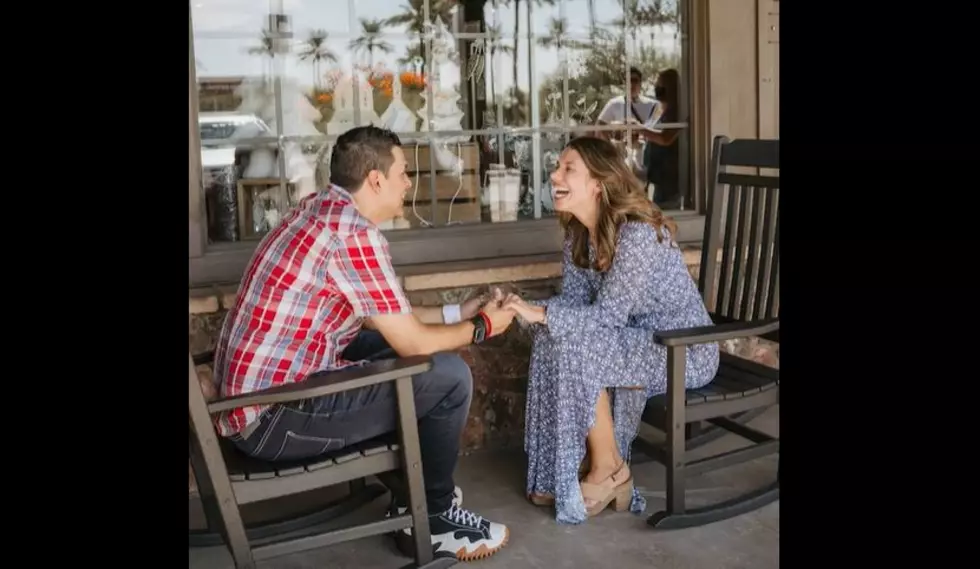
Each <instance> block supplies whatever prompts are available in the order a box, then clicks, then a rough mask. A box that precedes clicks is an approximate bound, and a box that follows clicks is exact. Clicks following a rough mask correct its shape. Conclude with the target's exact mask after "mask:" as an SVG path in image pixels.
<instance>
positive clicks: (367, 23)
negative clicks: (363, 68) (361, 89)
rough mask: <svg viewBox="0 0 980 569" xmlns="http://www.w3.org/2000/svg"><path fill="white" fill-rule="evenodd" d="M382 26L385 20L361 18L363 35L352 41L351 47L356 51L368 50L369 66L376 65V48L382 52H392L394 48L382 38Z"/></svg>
mask: <svg viewBox="0 0 980 569" xmlns="http://www.w3.org/2000/svg"><path fill="white" fill-rule="evenodd" d="M382 26H384V22H383V21H381V20H368V19H367V18H361V36H360V37H358V38H357V39H353V40H351V42H350V48H351V49H352V50H354V51H355V52H361V53H364V52H367V54H368V67H374V52H375V50H377V51H380V52H381V53H391V52H392V50H393V49H394V48H393V47H391V44H390V43H388V42H386V41H384V40H383V39H381V38H380V36H379V34H380V33H381V27H382Z"/></svg>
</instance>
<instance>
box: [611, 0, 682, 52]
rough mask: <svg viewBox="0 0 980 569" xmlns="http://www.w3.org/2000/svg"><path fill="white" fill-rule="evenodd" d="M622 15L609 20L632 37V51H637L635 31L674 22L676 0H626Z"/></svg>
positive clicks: (675, 20) (675, 19)
mask: <svg viewBox="0 0 980 569" xmlns="http://www.w3.org/2000/svg"><path fill="white" fill-rule="evenodd" d="M623 14H624V16H623V17H622V18H616V19H615V20H613V21H612V22H610V23H611V24H612V25H613V26H615V27H617V28H625V29H626V33H627V34H629V35H630V36H631V37H632V39H633V52H634V53H638V51H639V45H638V43H637V37H636V34H637V31H639V29H640V28H648V27H650V28H655V27H657V26H662V25H664V24H676V23H677V21H678V15H677V0H626V6H625V10H624V11H623Z"/></svg>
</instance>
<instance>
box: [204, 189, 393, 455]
mask: <svg viewBox="0 0 980 569" xmlns="http://www.w3.org/2000/svg"><path fill="white" fill-rule="evenodd" d="M411 311H412V307H411V305H410V304H409V303H408V300H407V299H406V298H405V293H404V292H403V291H402V289H401V286H399V284H398V281H397V280H396V278H395V272H394V270H393V269H392V266H391V256H390V254H389V252H388V241H387V240H386V239H385V237H384V235H383V234H382V233H381V230H379V229H378V228H377V226H376V225H374V224H373V223H372V222H371V221H369V220H368V219H367V218H365V217H364V216H363V215H361V214H360V212H358V211H357V208H356V207H355V205H354V202H353V199H352V198H351V196H350V194H349V193H348V192H347V191H346V190H344V189H343V188H340V187H338V186H333V185H331V186H330V187H329V188H328V189H327V190H325V191H322V192H319V193H316V194H313V195H311V196H307V197H306V198H304V199H303V200H302V201H300V203H299V205H298V206H297V207H296V208H294V209H293V210H292V211H291V212H290V213H289V214H287V215H286V216H285V218H284V219H283V221H282V223H280V224H279V225H278V226H277V227H275V228H274V229H272V230H271V231H270V232H269V234H268V235H266V236H265V238H264V239H263V240H262V242H261V243H260V244H259V246H258V249H257V250H256V252H255V255H254V256H253V257H252V260H251V261H250V262H249V265H248V268H247V269H246V270H245V276H244V277H243V279H242V283H241V287H240V288H239V293H238V300H237V301H235V305H234V306H233V307H232V308H231V310H230V311H229V312H228V315H227V317H226V320H225V323H224V326H223V327H222V329H221V335H220V336H219V337H218V345H217V350H216V352H215V360H214V378H215V382H216V383H217V384H218V385H219V389H220V393H221V395H222V397H230V396H234V395H239V394H242V393H251V392H254V391H259V390H263V389H268V388H270V387H273V386H276V385H282V384H285V383H294V382H300V381H303V380H304V379H305V378H306V377H307V376H309V375H310V374H312V373H315V372H318V371H324V370H334V369H341V368H344V367H348V366H350V365H354V364H355V363H356V362H348V361H344V360H343V359H342V358H341V354H342V353H343V351H344V348H346V347H347V345H348V344H349V343H350V342H351V340H353V339H354V337H355V336H356V335H357V333H358V331H359V330H360V328H361V324H362V322H363V320H364V318H367V317H369V316H374V315H378V314H401V313H408V312H411ZM265 409H266V407H265V406H251V407H245V408H239V409H234V410H232V411H228V412H225V413H222V414H221V415H219V416H218V418H217V427H218V431H219V432H220V433H221V434H222V435H224V436H228V435H231V434H233V433H237V432H240V431H241V430H242V429H244V428H245V427H246V426H248V425H249V424H251V423H252V422H253V421H255V420H256V419H257V418H258V417H259V416H260V415H261V414H262V412H263V411H265Z"/></svg>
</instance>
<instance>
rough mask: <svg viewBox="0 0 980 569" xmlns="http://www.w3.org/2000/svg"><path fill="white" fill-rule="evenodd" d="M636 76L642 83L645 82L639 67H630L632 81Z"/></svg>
mask: <svg viewBox="0 0 980 569" xmlns="http://www.w3.org/2000/svg"><path fill="white" fill-rule="evenodd" d="M634 75H636V76H637V77H639V78H640V80H641V81H642V80H643V74H642V73H640V68H639V67H630V78H631V79H632V78H633V76H634Z"/></svg>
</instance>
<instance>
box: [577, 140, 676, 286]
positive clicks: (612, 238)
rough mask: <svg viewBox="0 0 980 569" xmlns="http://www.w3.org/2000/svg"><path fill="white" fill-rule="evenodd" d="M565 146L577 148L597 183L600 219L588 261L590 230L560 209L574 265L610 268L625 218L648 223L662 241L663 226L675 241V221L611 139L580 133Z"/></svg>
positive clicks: (597, 268) (672, 240) (673, 242)
mask: <svg viewBox="0 0 980 569" xmlns="http://www.w3.org/2000/svg"><path fill="white" fill-rule="evenodd" d="M565 148H571V149H572V150H575V151H576V152H578V154H579V156H581V157H582V161H583V162H585V167H586V168H588V169H589V174H591V176H592V178H593V179H594V180H596V181H597V182H598V183H599V187H600V189H601V191H600V194H599V221H598V223H597V224H596V231H595V232H596V235H595V244H596V250H595V264H594V265H593V266H590V263H589V231H588V229H586V228H585V226H584V225H582V223H581V222H580V221H579V220H578V219H576V218H575V217H574V216H573V215H572V214H570V213H564V212H563V213H561V214H560V215H559V220H560V221H561V226H562V229H564V230H565V235H566V236H571V239H572V261H573V262H574V263H575V265H576V266H578V267H582V268H592V269H595V270H598V271H600V272H605V271H608V270H609V267H611V266H612V262H613V258H614V257H615V256H616V239H617V237H618V236H619V228H620V226H621V225H622V224H623V223H625V222H628V221H642V222H644V223H649V224H650V225H651V226H653V228H654V229H655V230H656V232H657V240H658V241H659V242H661V243H663V240H664V237H665V235H664V232H663V229H664V228H665V227H666V228H667V231H669V232H670V235H669V236H667V237H668V238H669V239H670V240H671V243H672V244H674V245H676V242H675V241H674V236H676V235H677V224H676V223H674V220H673V219H671V218H669V217H667V216H665V215H664V213H663V211H661V210H660V208H659V207H657V206H656V204H654V203H653V202H652V201H650V199H649V198H647V195H646V189H645V188H644V187H643V184H642V182H640V180H639V179H637V177H636V175H634V174H633V172H632V171H631V170H630V168H629V166H627V165H626V161H625V160H624V159H623V155H622V153H620V151H619V149H618V148H616V146H615V145H613V143H611V142H609V141H608V140H605V139H602V138H596V137H591V136H583V137H579V138H575V139H573V140H572V141H571V142H569V143H568V146H566V147H565Z"/></svg>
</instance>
